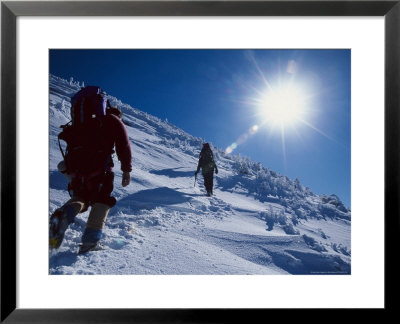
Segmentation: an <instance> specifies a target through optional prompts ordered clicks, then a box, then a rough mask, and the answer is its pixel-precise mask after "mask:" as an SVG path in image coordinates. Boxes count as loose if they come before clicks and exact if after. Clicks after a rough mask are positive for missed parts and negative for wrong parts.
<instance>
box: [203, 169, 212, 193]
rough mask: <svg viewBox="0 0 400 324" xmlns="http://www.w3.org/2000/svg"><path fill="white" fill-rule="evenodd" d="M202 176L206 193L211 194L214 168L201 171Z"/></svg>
mask: <svg viewBox="0 0 400 324" xmlns="http://www.w3.org/2000/svg"><path fill="white" fill-rule="evenodd" d="M203 178H204V187H205V188H206V191H207V193H211V194H212V191H213V186H214V170H212V171H211V172H204V171H203Z"/></svg>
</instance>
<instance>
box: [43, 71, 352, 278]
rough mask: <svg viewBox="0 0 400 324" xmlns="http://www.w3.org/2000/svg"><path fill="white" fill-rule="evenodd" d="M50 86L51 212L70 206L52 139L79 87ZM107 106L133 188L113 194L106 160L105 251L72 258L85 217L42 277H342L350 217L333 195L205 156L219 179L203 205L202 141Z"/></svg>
mask: <svg viewBox="0 0 400 324" xmlns="http://www.w3.org/2000/svg"><path fill="white" fill-rule="evenodd" d="M49 81H50V97H49V99H50V102H49V107H50V211H49V212H50V213H51V212H52V211H53V210H54V209H56V208H58V207H60V206H61V205H62V204H63V203H64V202H65V201H66V200H67V199H68V198H69V197H68V193H67V192H66V190H65V188H66V180H65V179H64V178H63V177H62V175H61V174H60V173H59V172H58V171H57V169H56V166H57V163H58V162H59V161H60V160H61V154H60V152H59V149H58V143H57V135H58V133H59V132H60V128H59V127H60V125H63V124H65V123H67V122H68V121H69V117H70V111H69V110H70V98H71V97H72V95H74V94H75V93H76V92H77V91H78V90H79V89H80V84H79V82H74V81H73V80H72V79H71V80H70V81H67V80H64V79H61V78H59V77H57V76H54V75H50V79H49ZM82 85H83V84H82ZM109 100H110V102H111V104H112V105H117V106H118V107H119V108H120V109H121V110H122V113H123V121H124V124H125V125H126V127H127V130H128V134H129V138H130V141H131V145H132V150H133V171H132V174H131V175H132V182H131V184H130V185H129V186H128V187H126V188H122V187H121V186H120V182H121V173H120V171H119V162H118V161H115V165H116V168H115V172H116V174H115V190H114V195H115V197H116V198H117V201H118V202H117V205H116V206H115V207H114V208H112V210H111V212H110V215H109V217H108V220H107V223H106V227H105V229H104V239H103V240H104V243H105V246H106V247H107V249H106V250H104V251H97V252H93V253H91V254H89V255H87V256H77V255H76V249H77V245H78V243H79V242H80V235H81V233H82V232H83V229H84V225H85V220H86V218H87V213H84V214H81V215H79V216H78V217H77V219H76V221H75V223H74V224H72V226H71V227H70V229H69V230H68V231H67V233H66V238H65V241H64V243H63V244H62V246H61V248H60V249H59V251H56V252H54V251H52V252H51V253H50V273H51V274H282V273H289V274H305V273H340V274H343V273H346V274H348V273H350V268H351V267H350V258H351V248H350V245H351V244H350V227H351V211H350V210H349V209H348V208H346V207H345V206H344V205H343V203H342V202H341V201H340V199H339V198H338V197H337V196H336V195H330V196H326V195H316V194H314V193H313V192H312V191H311V189H309V188H306V187H304V186H302V185H301V183H300V181H299V180H298V179H295V180H290V179H289V178H288V177H286V176H283V175H279V174H277V173H276V172H274V171H272V170H269V169H268V168H266V167H264V166H262V165H261V164H260V163H257V162H252V161H251V160H250V159H249V158H245V157H241V156H240V155H229V154H226V153H225V152H224V150H222V149H219V148H216V147H213V151H214V154H215V158H216V163H217V165H218V169H219V173H218V175H217V176H216V179H215V183H214V187H215V196H214V197H212V198H209V197H205V195H204V190H203V185H202V182H201V180H200V178H201V176H199V179H198V181H197V183H194V171H195V170H196V166H197V159H198V155H199V152H200V149H201V146H202V143H203V142H205V140H203V139H201V138H196V137H193V136H191V135H190V134H188V133H186V132H185V131H183V130H181V129H179V128H178V127H176V126H174V125H172V124H171V123H169V122H168V121H163V120H160V119H159V118H157V117H155V116H152V115H150V114H148V113H146V112H143V111H140V110H138V109H135V108H133V107H131V106H130V105H128V104H125V103H122V102H121V101H120V100H118V99H117V98H115V97H112V96H109ZM194 184H195V186H194ZM102 256H104V257H105V256H106V258H107V262H106V264H105V263H104V261H101V260H102ZM112 260H114V261H115V264H120V263H121V262H122V264H124V266H123V267H119V268H116V267H115V265H113V263H112ZM121 260H123V261H121Z"/></svg>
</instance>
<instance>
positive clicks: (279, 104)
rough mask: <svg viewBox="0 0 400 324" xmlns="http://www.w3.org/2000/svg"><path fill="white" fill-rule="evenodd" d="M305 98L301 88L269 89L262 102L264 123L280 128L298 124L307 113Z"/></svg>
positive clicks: (261, 110)
mask: <svg viewBox="0 0 400 324" xmlns="http://www.w3.org/2000/svg"><path fill="white" fill-rule="evenodd" d="M305 98H306V96H305V93H304V91H303V90H302V89H301V88H300V87H295V86H292V85H287V86H281V87H279V88H277V89H269V90H268V92H267V93H266V94H265V95H264V96H263V98H262V99H261V101H260V113H261V115H262V118H263V122H264V123H269V124H272V125H280V126H287V125H291V124H294V123H296V122H298V121H299V120H300V118H301V117H302V116H303V115H304V114H305V112H306V105H305V102H306V100H305Z"/></svg>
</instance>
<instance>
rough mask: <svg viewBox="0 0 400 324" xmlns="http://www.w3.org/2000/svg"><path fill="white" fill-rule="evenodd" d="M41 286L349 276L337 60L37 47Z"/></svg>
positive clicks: (347, 127)
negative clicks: (44, 247)
mask: <svg viewBox="0 0 400 324" xmlns="http://www.w3.org/2000/svg"><path fill="white" fill-rule="evenodd" d="M49 175H50V183H49V186H50V188H49V197H50V201H49V274H50V275H90V274H91V275H108V274H109V275H146V274H148V275H284V274H286V275H350V274H351V50H350V49H190V50H189V49H98V50H97V49H50V50H49Z"/></svg>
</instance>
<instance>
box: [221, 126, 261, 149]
mask: <svg viewBox="0 0 400 324" xmlns="http://www.w3.org/2000/svg"><path fill="white" fill-rule="evenodd" d="M258 129H259V126H258V125H254V126H252V127H250V128H249V130H248V131H247V133H244V134H242V135H240V136H239V138H238V139H237V140H236V142H233V143H232V144H231V145H229V146H228V147H227V148H226V149H225V153H226V154H231V153H232V152H233V151H234V150H235V149H237V147H238V146H239V145H242V144H243V143H245V142H246V141H247V140H248V139H249V138H250V136H252V135H254V134H255V133H257V131H258Z"/></svg>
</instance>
